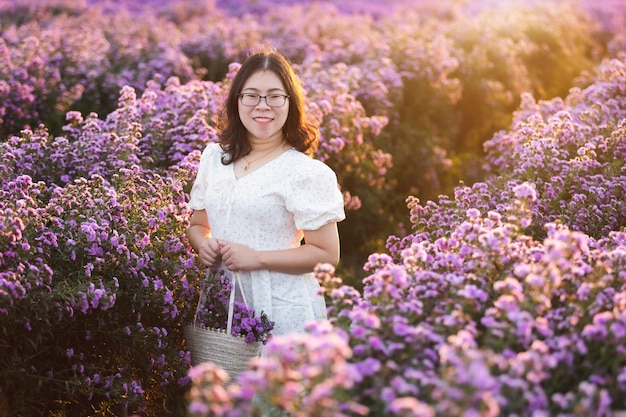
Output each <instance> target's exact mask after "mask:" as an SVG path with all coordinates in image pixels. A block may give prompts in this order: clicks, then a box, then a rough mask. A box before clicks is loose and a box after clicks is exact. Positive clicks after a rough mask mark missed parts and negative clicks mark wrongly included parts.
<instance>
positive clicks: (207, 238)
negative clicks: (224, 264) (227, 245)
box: [187, 210, 220, 266]
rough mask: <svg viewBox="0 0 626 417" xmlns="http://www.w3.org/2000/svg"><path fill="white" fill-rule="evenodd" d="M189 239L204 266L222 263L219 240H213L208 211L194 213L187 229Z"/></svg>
mask: <svg viewBox="0 0 626 417" xmlns="http://www.w3.org/2000/svg"><path fill="white" fill-rule="evenodd" d="M187 237H188V238H189V243H190V244H191V247H193V249H194V250H195V251H196V253H197V254H198V259H199V260H200V262H201V263H202V264H204V265H206V266H214V265H216V264H218V263H219V262H220V248H219V246H218V243H217V239H213V238H211V226H210V225H209V220H208V217H207V215H206V210H195V211H194V212H193V214H192V215H191V221H190V223H189V227H188V228H187Z"/></svg>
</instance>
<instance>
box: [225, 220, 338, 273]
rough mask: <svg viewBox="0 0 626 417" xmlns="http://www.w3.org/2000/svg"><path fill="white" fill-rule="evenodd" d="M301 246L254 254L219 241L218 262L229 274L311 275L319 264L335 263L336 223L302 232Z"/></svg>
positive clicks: (247, 249) (241, 246) (236, 245)
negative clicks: (245, 272) (259, 272)
mask: <svg viewBox="0 0 626 417" xmlns="http://www.w3.org/2000/svg"><path fill="white" fill-rule="evenodd" d="M304 242H305V243H304V245H302V246H300V247H298V248H293V249H284V250H270V251H255V250H252V249H250V248H248V247H246V246H243V245H240V244H237V243H232V242H224V241H220V242H219V245H220V248H221V254H222V259H223V261H224V263H225V264H226V267H227V268H228V269H230V270H231V271H239V270H241V271H251V270H256V269H269V270H271V271H277V272H283V273H287V274H294V275H295V274H303V273H307V272H312V271H313V269H314V268H315V266H316V265H317V264H319V263H329V264H332V265H333V266H336V265H337V263H338V262H339V232H338V231H337V223H335V222H333V223H328V224H326V225H324V226H322V227H320V228H319V229H317V230H305V231H304Z"/></svg>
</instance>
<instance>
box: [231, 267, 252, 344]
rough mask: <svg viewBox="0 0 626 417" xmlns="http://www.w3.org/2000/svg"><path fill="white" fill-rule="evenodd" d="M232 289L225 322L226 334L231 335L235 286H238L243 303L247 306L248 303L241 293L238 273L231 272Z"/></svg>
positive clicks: (241, 287) (241, 288)
mask: <svg viewBox="0 0 626 417" xmlns="http://www.w3.org/2000/svg"><path fill="white" fill-rule="evenodd" d="M233 281H234V282H233V289H232V290H231V291H230V300H229V301H228V320H227V321H226V334H231V331H232V328H233V312H234V310H235V291H236V289H237V288H236V287H235V285H238V286H239V291H241V297H242V298H243V303H244V304H245V305H246V306H248V302H247V301H246V296H245V294H244V292H243V286H242V285H241V277H240V276H239V272H237V271H234V272H233Z"/></svg>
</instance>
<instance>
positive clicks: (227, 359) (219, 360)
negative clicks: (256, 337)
mask: <svg viewBox="0 0 626 417" xmlns="http://www.w3.org/2000/svg"><path fill="white" fill-rule="evenodd" d="M184 331H185V339H186V340H187V348H189V351H190V352H191V364H192V365H194V366H195V365H198V364H200V363H202V362H213V363H214V364H216V365H218V366H220V367H221V368H224V370H226V372H228V375H229V376H230V378H231V380H235V379H236V378H237V376H238V375H239V374H240V373H242V372H243V371H244V370H245V369H246V367H247V363H248V361H249V360H250V359H251V358H253V357H255V356H259V355H260V354H261V348H262V347H263V343H262V342H254V343H246V341H245V339H244V338H243V337H235V336H232V335H231V334H228V333H226V331H224V330H219V329H207V328H202V327H199V326H194V325H187V326H185V328H184Z"/></svg>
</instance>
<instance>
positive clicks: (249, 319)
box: [196, 271, 274, 344]
mask: <svg viewBox="0 0 626 417" xmlns="http://www.w3.org/2000/svg"><path fill="white" fill-rule="evenodd" d="M202 289H203V291H202V294H201V297H202V299H201V300H200V303H201V304H200V306H199V308H198V311H197V312H196V325H197V326H200V327H204V328H207V329H214V330H221V331H226V329H227V324H228V308H229V300H230V294H231V291H233V281H231V280H230V279H229V278H227V277H226V276H225V275H224V272H223V271H219V272H215V271H210V272H209V273H207V277H206V280H205V281H204V282H203V288H202ZM233 308H234V311H233V319H232V320H233V321H232V330H231V334H232V335H233V336H236V337H242V338H244V339H245V341H246V343H254V342H262V343H263V344H265V342H267V340H268V339H269V337H270V335H271V331H272V329H273V328H274V322H272V321H270V319H269V318H268V317H267V314H265V313H264V312H261V314H260V315H259V316H258V317H257V315H256V312H255V311H254V309H252V308H248V306H247V305H246V304H245V303H243V302H240V301H234V303H233Z"/></svg>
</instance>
